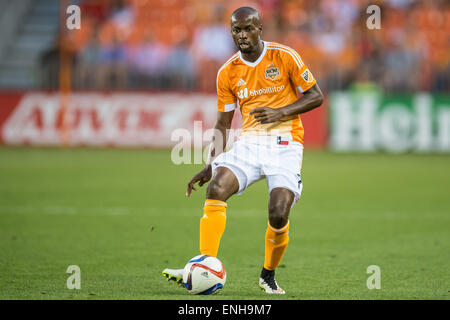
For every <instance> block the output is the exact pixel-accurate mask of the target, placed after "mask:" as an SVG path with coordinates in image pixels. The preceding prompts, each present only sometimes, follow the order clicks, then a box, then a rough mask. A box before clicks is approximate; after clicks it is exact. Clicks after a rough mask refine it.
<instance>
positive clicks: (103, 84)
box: [97, 35, 127, 89]
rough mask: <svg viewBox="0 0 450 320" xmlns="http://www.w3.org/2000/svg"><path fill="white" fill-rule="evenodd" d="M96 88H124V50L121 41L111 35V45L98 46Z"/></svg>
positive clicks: (125, 68) (125, 76) (125, 67)
mask: <svg viewBox="0 0 450 320" xmlns="http://www.w3.org/2000/svg"><path fill="white" fill-rule="evenodd" d="M97 79H98V86H99V87H100V88H108V89H110V88H125V87H126V82H127V65H126V50H125V43H124V42H123V40H121V39H120V38H118V36H117V35H113V38H112V41H111V43H108V44H104V45H102V46H100V50H99V67H98V78H97Z"/></svg>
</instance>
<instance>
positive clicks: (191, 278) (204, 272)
mask: <svg viewBox="0 0 450 320" xmlns="http://www.w3.org/2000/svg"><path fill="white" fill-rule="evenodd" d="M226 279H227V274H226V272H225V267H224V266H223V264H222V262H221V261H220V260H219V259H217V258H215V257H212V256H208V255H206V254H203V255H198V256H195V257H193V258H192V259H191V260H189V261H188V263H187V264H186V266H185V267H184V272H183V283H184V286H185V287H186V289H187V290H188V291H189V292H190V293H192V294H213V293H217V292H218V291H219V290H220V289H222V288H223V286H224V284H225V281H226Z"/></svg>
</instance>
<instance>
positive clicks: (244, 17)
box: [230, 7, 263, 61]
mask: <svg viewBox="0 0 450 320" xmlns="http://www.w3.org/2000/svg"><path fill="white" fill-rule="evenodd" d="M230 26H231V36H232V37H233V41H234V43H235V44H236V47H237V48H238V49H239V50H240V51H241V52H242V53H245V54H246V58H247V59H250V61H251V60H253V59H254V56H256V57H257V56H259V54H260V53H261V52H262V49H263V44H262V41H261V33H262V25H261V20H260V18H259V13H258V11H257V10H256V9H254V8H252V7H240V8H238V9H236V10H235V11H234V12H233V14H232V15H231V23H230Z"/></svg>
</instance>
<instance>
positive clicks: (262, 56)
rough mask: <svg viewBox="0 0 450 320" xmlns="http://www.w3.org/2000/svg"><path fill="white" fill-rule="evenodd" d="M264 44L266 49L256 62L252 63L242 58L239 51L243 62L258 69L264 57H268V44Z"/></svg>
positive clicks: (240, 55)
mask: <svg viewBox="0 0 450 320" xmlns="http://www.w3.org/2000/svg"><path fill="white" fill-rule="evenodd" d="M263 44H264V49H263V51H262V52H261V55H260V56H259V58H258V59H257V60H256V61H255V62H250V61H247V60H245V59H244V57H242V54H241V51H240V50H239V58H240V59H241V61H242V62H243V63H245V64H246V65H248V66H250V67H256V66H257V65H258V64H259V63H260V62H261V60H262V59H263V58H264V56H265V55H266V52H267V43H266V42H265V41H263Z"/></svg>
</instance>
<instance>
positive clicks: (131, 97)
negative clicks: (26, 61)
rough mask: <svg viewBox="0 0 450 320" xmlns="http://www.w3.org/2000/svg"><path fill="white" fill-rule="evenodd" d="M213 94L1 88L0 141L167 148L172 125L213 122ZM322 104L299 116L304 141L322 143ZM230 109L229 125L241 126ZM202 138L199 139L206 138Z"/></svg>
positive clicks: (191, 128) (197, 126)
mask: <svg viewBox="0 0 450 320" xmlns="http://www.w3.org/2000/svg"><path fill="white" fill-rule="evenodd" d="M216 101H217V98H216V96H215V95H214V94H199V93H195V94H194V93H192V94H186V93H139V92H138V93H136V92H134V93H123V92H122V93H101V92H88V93H71V94H70V95H68V96H63V95H61V94H59V93H48V92H27V93H0V141H1V142H2V143H3V144H6V145H32V146H61V145H66V146H101V147H104V146H115V147H122V146H123V147H171V146H173V145H175V144H177V143H178V142H179V141H177V137H176V134H174V133H176V132H177V130H178V132H180V130H184V131H185V132H189V133H190V134H193V135H195V131H196V130H203V131H204V130H207V129H209V128H212V127H214V124H215V121H216V114H217V108H216ZM325 111H326V110H325V109H324V107H321V108H319V109H316V110H313V111H311V112H309V113H308V114H305V115H302V120H303V123H304V126H305V144H306V146H314V147H323V146H324V145H325V143H326V128H327V124H326V113H325ZM240 120H241V119H240V114H239V112H236V113H235V119H234V120H233V126H232V127H233V128H234V129H238V128H239V126H240ZM206 140H207V139H206V138H205V137H204V138H203V141H202V143H203V144H206V143H207V142H208V141H206Z"/></svg>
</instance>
